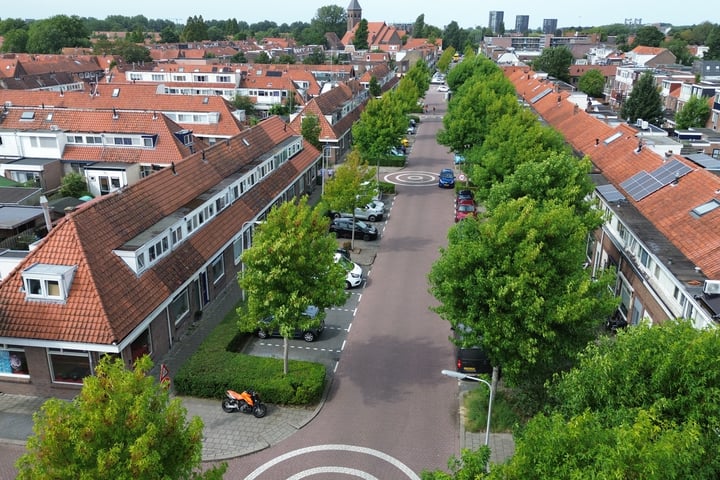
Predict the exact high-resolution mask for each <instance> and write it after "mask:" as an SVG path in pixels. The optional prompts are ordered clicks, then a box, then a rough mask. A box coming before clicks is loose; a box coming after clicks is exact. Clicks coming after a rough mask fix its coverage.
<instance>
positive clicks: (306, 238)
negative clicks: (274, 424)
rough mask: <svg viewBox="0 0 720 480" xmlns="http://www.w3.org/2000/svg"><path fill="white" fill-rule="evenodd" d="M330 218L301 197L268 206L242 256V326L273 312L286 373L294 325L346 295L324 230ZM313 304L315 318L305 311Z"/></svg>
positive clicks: (305, 324) (253, 326)
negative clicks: (243, 302) (244, 296)
mask: <svg viewBox="0 0 720 480" xmlns="http://www.w3.org/2000/svg"><path fill="white" fill-rule="evenodd" d="M328 226H329V219H328V218H327V217H325V216H323V215H322V214H321V213H320V212H319V211H317V210H315V209H312V208H311V207H310V206H308V204H307V198H305V197H303V198H302V199H300V200H299V201H298V202H297V203H294V202H284V203H281V204H279V205H276V206H274V207H273V208H272V210H270V213H269V214H268V216H267V219H266V220H265V221H264V222H263V223H262V224H261V225H258V227H257V228H256V229H255V234H254V235H253V239H252V245H251V246H250V248H248V249H247V250H245V252H244V253H243V255H242V261H243V263H244V269H243V271H242V272H241V273H240V276H239V277H240V280H239V283H240V287H241V288H242V289H243V291H244V292H246V294H247V302H246V304H245V305H244V306H242V307H240V308H239V309H238V315H239V317H240V320H239V322H238V326H239V328H240V330H241V331H246V332H247V331H254V330H255V329H256V328H257V327H258V325H259V322H260V321H262V319H265V318H270V317H272V321H271V323H270V325H271V326H278V327H279V330H280V334H281V335H282V336H283V339H284V348H283V360H284V373H285V374H287V373H288V339H289V338H291V337H292V335H293V333H294V332H295V330H296V329H297V328H307V327H310V326H313V324H317V323H318V322H319V321H320V320H322V316H323V315H324V311H325V309H326V308H329V307H332V306H336V305H342V304H343V303H344V302H345V300H346V297H345V275H346V272H345V270H344V269H343V268H342V266H340V265H338V264H336V263H335V262H334V260H333V254H334V253H335V249H336V248H337V242H336V240H335V239H334V238H333V237H332V236H331V235H330V234H329V232H328ZM311 305H314V306H316V307H318V308H319V309H320V312H321V314H320V315H319V316H318V318H316V319H309V318H308V317H307V315H304V313H305V311H306V310H307V308H308V307H309V306H311Z"/></svg>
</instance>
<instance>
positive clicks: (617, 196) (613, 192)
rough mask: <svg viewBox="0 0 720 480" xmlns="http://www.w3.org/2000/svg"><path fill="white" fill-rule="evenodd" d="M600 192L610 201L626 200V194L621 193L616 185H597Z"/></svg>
mask: <svg viewBox="0 0 720 480" xmlns="http://www.w3.org/2000/svg"><path fill="white" fill-rule="evenodd" d="M596 189H597V191H598V193H599V194H600V195H602V197H603V198H604V199H605V200H606V201H608V202H611V203H612V202H619V201H621V200H625V195H623V194H622V193H620V192H619V191H618V189H617V188H615V185H610V184H608V185H598V186H597V187H596Z"/></svg>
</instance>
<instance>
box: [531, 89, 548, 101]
mask: <svg viewBox="0 0 720 480" xmlns="http://www.w3.org/2000/svg"><path fill="white" fill-rule="evenodd" d="M552 91H553V89H552V88H546V89H545V90H543V91H542V92H540V93H538V94H537V95H535V96H534V97H533V98H532V99H531V100H530V103H535V102H537V101H539V100H540V99H541V98H543V97H544V96H545V95H547V94H548V93H550V92H552Z"/></svg>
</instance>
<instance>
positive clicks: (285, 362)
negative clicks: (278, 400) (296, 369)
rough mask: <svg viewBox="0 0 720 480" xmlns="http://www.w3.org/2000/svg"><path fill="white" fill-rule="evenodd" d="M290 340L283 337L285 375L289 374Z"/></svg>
mask: <svg viewBox="0 0 720 480" xmlns="http://www.w3.org/2000/svg"><path fill="white" fill-rule="evenodd" d="M289 343H290V342H289V340H288V339H287V338H284V337H283V375H287V374H288V350H289Z"/></svg>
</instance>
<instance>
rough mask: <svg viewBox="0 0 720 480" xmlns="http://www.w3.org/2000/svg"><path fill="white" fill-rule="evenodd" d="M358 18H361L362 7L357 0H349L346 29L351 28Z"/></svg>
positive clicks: (358, 21)
mask: <svg viewBox="0 0 720 480" xmlns="http://www.w3.org/2000/svg"><path fill="white" fill-rule="evenodd" d="M360 20H362V8H361V7H360V4H359V3H358V1H357V0H350V5H348V7H347V31H348V32H349V31H350V30H352V29H353V27H354V26H355V25H357V24H358V23H360Z"/></svg>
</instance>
